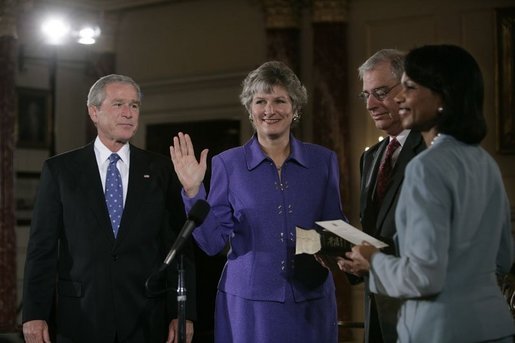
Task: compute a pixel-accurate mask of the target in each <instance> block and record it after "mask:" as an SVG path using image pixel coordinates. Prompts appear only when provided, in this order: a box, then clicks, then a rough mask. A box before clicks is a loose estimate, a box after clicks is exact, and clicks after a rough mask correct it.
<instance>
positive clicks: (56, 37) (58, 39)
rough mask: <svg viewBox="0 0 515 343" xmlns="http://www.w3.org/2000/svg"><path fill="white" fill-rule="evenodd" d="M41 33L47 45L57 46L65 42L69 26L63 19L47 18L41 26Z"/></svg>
mask: <svg viewBox="0 0 515 343" xmlns="http://www.w3.org/2000/svg"><path fill="white" fill-rule="evenodd" d="M41 31H42V32H43V34H44V35H45V37H46V40H47V42H48V44H52V45H59V44H62V43H64V41H65V40H66V37H67V36H68V34H69V32H70V25H69V24H68V23H67V22H66V21H65V20H64V19H63V18H57V17H54V18H49V19H47V20H45V21H44V22H43V24H42V25H41Z"/></svg>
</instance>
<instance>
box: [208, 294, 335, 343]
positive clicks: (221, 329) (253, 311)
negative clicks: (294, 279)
mask: <svg viewBox="0 0 515 343" xmlns="http://www.w3.org/2000/svg"><path fill="white" fill-rule="evenodd" d="M287 289H288V291H287V296H286V301H285V302H284V303H283V302H275V301H255V300H249V299H244V298H240V297H237V296H234V295H231V294H227V293H224V292H221V291H218V293H217V295H216V310H215V342H217V343H252V342H255V343H275V342H277V343H290V342H291V343H299V342H302V343H311V342H312V343H336V342H338V326H337V315H336V298H335V295H334V294H332V295H331V296H328V297H324V298H320V299H314V300H308V301H303V302H295V301H294V299H293V293H292V291H291V288H290V287H288V288H287Z"/></svg>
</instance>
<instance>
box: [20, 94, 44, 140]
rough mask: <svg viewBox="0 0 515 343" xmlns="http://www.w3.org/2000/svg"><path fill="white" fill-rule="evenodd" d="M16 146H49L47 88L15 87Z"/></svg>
mask: <svg viewBox="0 0 515 343" xmlns="http://www.w3.org/2000/svg"><path fill="white" fill-rule="evenodd" d="M16 92H17V103H16V106H17V107H16V108H17V116H16V118H17V120H16V132H17V146H18V147H20V148H29V149H48V148H49V146H50V125H51V124H52V123H51V116H50V111H51V104H50V101H51V96H50V92H49V91H48V90H42V89H33V88H17V89H16Z"/></svg>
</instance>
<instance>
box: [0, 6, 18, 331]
mask: <svg viewBox="0 0 515 343" xmlns="http://www.w3.org/2000/svg"><path fill="white" fill-rule="evenodd" d="M17 3H18V1H17V0H3V1H2V3H1V7H0V65H1V66H2V68H0V130H1V133H0V280H1V281H0V332H6V331H13V330H14V329H15V326H16V235H15V231H14V228H15V215H14V167H13V162H14V146H15V145H14V141H15V139H14V122H15V121H14V118H15V99H16V96H15V71H16V52H17V36H16V7H17Z"/></svg>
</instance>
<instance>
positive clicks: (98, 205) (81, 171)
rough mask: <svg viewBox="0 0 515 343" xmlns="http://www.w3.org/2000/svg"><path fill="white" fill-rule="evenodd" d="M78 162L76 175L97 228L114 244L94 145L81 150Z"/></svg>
mask: <svg viewBox="0 0 515 343" xmlns="http://www.w3.org/2000/svg"><path fill="white" fill-rule="evenodd" d="M76 161H77V163H76V166H75V168H76V170H75V172H74V173H76V175H79V180H78V182H79V185H80V187H81V189H82V190H83V194H84V195H85V196H86V198H87V199H86V203H87V204H88V206H90V208H91V211H92V212H93V214H94V215H95V217H96V219H97V222H98V225H96V226H97V227H98V228H99V229H100V231H101V232H102V234H103V235H105V237H106V238H107V239H109V240H110V241H111V242H112V241H114V235H113V231H112V228H111V222H110V220H109V213H108V212H107V206H106V203H105V197H104V191H103V189H102V181H101V180H100V175H99V172H98V165H97V160H96V157H95V151H94V146H93V143H91V144H88V145H87V146H85V147H84V148H83V149H81V150H79V153H78V155H77V160H76Z"/></svg>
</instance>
